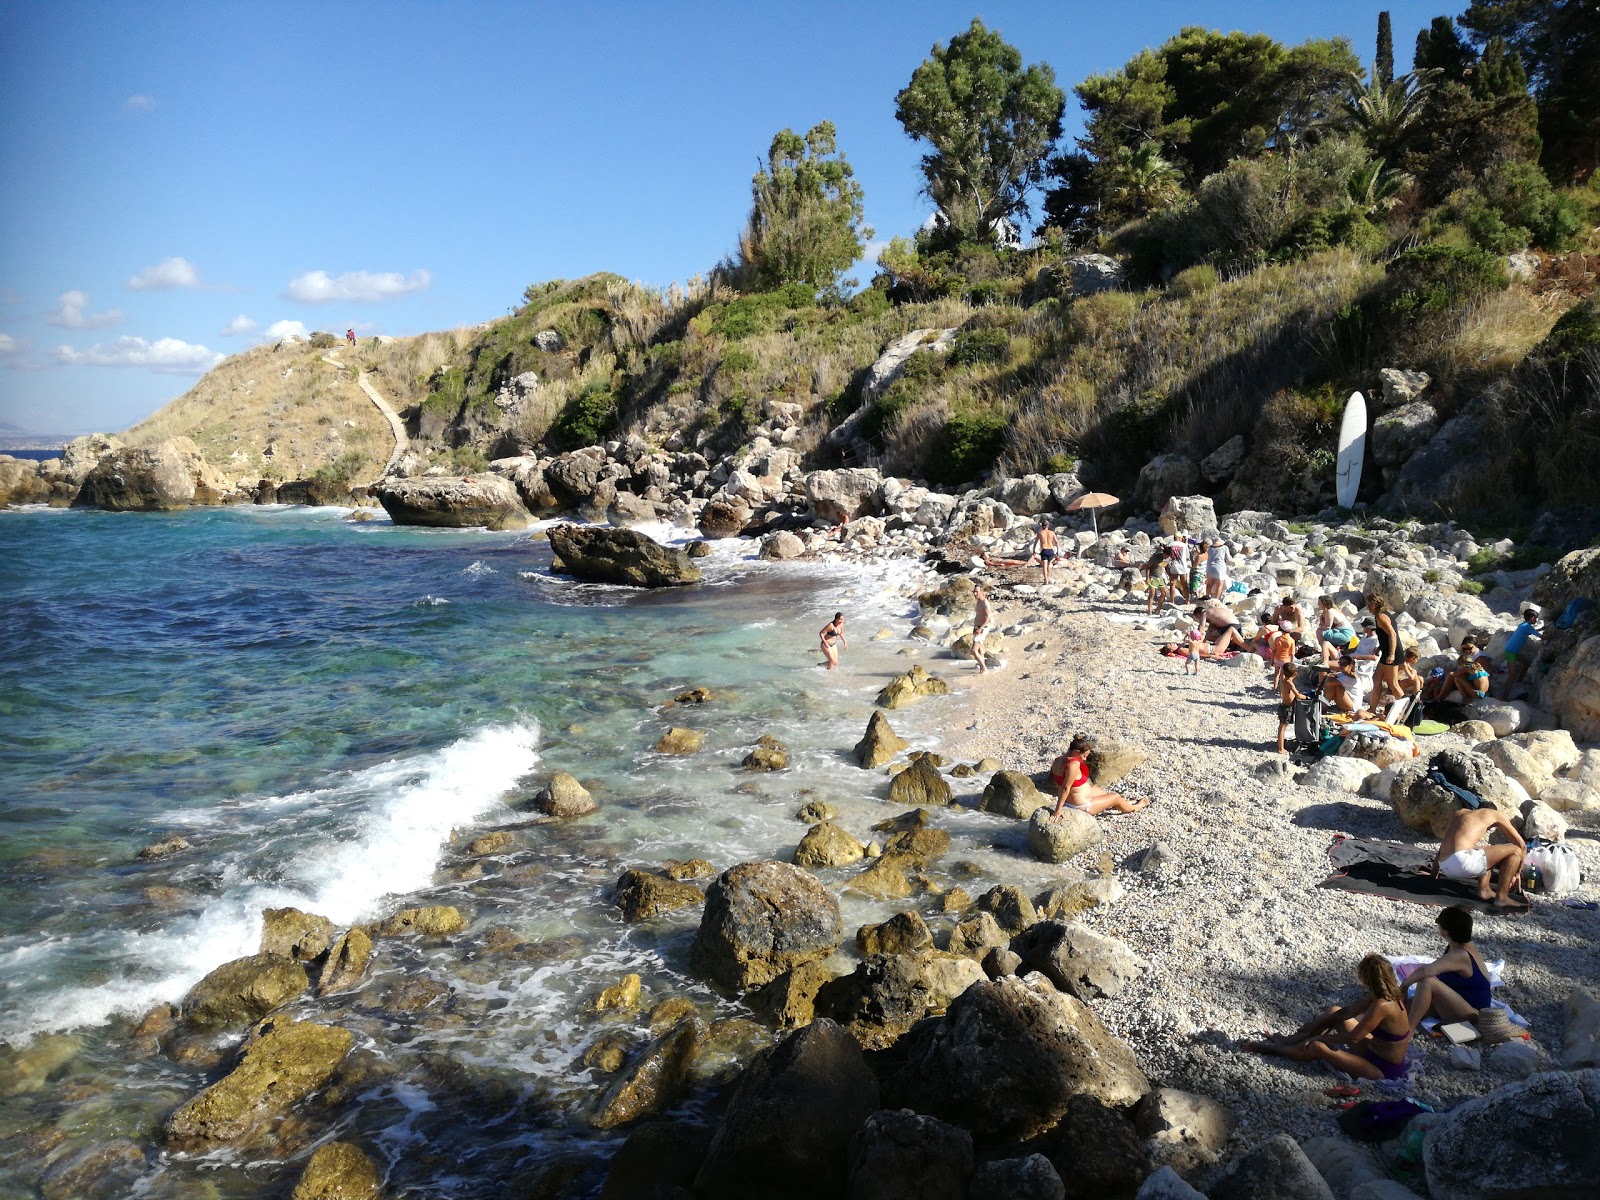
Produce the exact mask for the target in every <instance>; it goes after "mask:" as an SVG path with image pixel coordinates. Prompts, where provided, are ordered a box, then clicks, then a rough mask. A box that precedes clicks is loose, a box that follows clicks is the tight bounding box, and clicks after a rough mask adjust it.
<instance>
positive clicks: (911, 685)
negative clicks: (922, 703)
mask: <svg viewBox="0 0 1600 1200" xmlns="http://www.w3.org/2000/svg"><path fill="white" fill-rule="evenodd" d="M949 694H950V685H949V684H948V683H946V682H945V681H944V680H943V679H940V678H939V677H938V676H937V675H929V674H928V673H927V672H926V671H924V670H923V669H922V668H921V667H912V668H911V670H909V671H907V672H906V673H905V674H904V675H896V676H895V677H894V678H893V679H891V680H890V681H889V682H888V683H886V684H884V686H883V690H882V691H880V692H879V693H878V699H877V705H878V707H879V708H888V709H895V708H905V707H906V706H907V705H908V704H912V703H915V702H916V701H917V700H920V699H921V698H922V697H924V696H948V695H949Z"/></svg>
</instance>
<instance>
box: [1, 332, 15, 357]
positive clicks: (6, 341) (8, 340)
mask: <svg viewBox="0 0 1600 1200" xmlns="http://www.w3.org/2000/svg"><path fill="white" fill-rule="evenodd" d="M16 352H17V339H16V338H14V337H12V336H11V335H10V334H9V333H0V354H15V353H16Z"/></svg>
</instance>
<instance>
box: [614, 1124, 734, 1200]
mask: <svg viewBox="0 0 1600 1200" xmlns="http://www.w3.org/2000/svg"><path fill="white" fill-rule="evenodd" d="M710 1145H711V1130H710V1129H708V1128H707V1127H706V1126H704V1125H701V1124H699V1123H698V1122H691V1121H652V1122H648V1123H645V1124H642V1125H639V1126H638V1127H637V1128H635V1129H634V1130H633V1131H632V1132H631V1133H629V1134H628V1140H627V1141H625V1142H623V1143H622V1148H621V1149H620V1150H618V1151H617V1153H616V1154H615V1155H613V1156H612V1159H611V1167H610V1172H609V1173H608V1174H607V1175H606V1183H605V1187H604V1188H602V1189H601V1191H600V1200H683V1198H684V1197H686V1196H688V1195H690V1189H691V1188H692V1187H693V1186H694V1176H695V1172H696V1171H698V1170H699V1169H700V1164H701V1163H702V1162H703V1161H704V1160H705V1156H706V1150H707V1148H708V1147H709V1146H710Z"/></svg>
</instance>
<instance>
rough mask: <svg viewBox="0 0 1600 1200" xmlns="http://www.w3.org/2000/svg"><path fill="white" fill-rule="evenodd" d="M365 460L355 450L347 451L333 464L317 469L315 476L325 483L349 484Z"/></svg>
mask: <svg viewBox="0 0 1600 1200" xmlns="http://www.w3.org/2000/svg"><path fill="white" fill-rule="evenodd" d="M363 461H364V460H363V458H362V456H361V455H360V454H358V453H357V452H356V451H354V450H347V451H345V453H343V454H341V455H340V456H339V457H338V458H337V459H335V460H334V461H333V462H331V463H328V464H326V465H325V466H321V467H318V468H317V473H316V474H315V475H314V476H313V478H315V479H320V480H322V481H323V482H325V483H349V482H350V481H351V480H352V479H354V478H355V477H356V472H357V471H358V470H360V469H361V464H362V462H363Z"/></svg>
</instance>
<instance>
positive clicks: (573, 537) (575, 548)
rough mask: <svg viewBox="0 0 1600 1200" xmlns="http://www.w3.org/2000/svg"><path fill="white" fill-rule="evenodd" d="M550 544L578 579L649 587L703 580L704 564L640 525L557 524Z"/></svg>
mask: <svg viewBox="0 0 1600 1200" xmlns="http://www.w3.org/2000/svg"><path fill="white" fill-rule="evenodd" d="M550 545H551V548H552V549H553V550H554V551H555V553H556V556H557V557H558V558H559V559H560V560H561V564H562V566H563V567H565V568H566V570H567V572H568V573H569V574H571V575H572V576H573V578H575V579H584V580H588V581H590V582H593V583H614V584H621V585H624V586H627V587H647V588H657V587H678V586H681V585H683V584H690V583H699V582H700V568H699V567H697V566H695V565H694V563H693V562H692V561H691V559H690V557H689V555H688V554H687V553H685V552H684V551H682V550H679V549H676V548H674V547H668V546H663V545H661V544H660V543H659V542H656V541H654V540H652V539H651V538H649V537H646V536H645V535H644V534H642V533H640V532H639V531H638V530H637V529H610V528H605V527H602V526H593V525H553V526H551V528H550Z"/></svg>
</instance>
